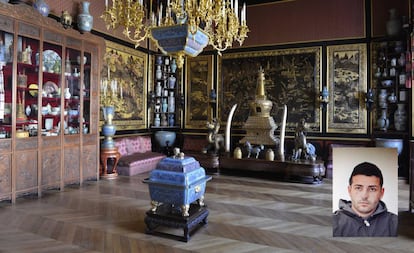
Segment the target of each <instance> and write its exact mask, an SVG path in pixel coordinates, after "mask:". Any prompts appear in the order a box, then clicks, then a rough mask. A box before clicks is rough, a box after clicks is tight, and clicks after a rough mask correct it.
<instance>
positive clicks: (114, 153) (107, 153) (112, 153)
mask: <svg viewBox="0 0 414 253" xmlns="http://www.w3.org/2000/svg"><path fill="white" fill-rule="evenodd" d="M120 157H121V154H120V153H119V152H118V148H117V147H115V148H111V149H107V148H102V149H101V164H102V170H101V171H100V177H101V178H107V179H108V178H114V177H117V176H118V172H117V171H116V166H117V165H118V161H119V158H120ZM110 158H112V159H114V165H113V167H112V170H111V171H110V172H109V173H108V159H110Z"/></svg>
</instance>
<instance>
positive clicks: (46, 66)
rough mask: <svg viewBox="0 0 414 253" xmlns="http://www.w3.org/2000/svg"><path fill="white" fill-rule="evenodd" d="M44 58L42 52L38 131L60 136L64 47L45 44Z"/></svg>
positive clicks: (46, 134)
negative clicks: (39, 128)
mask: <svg viewBox="0 0 414 253" xmlns="http://www.w3.org/2000/svg"><path fill="white" fill-rule="evenodd" d="M41 54H42V56H41V57H40V52H38V53H36V57H37V58H38V59H39V61H40V59H42V61H41V62H39V63H38V66H40V67H41V70H40V69H39V72H40V73H41V78H40V79H39V80H40V83H41V84H42V85H41V90H39V91H40V92H39V93H38V94H40V96H41V107H40V112H41V122H40V124H39V127H41V131H38V132H39V133H41V134H42V136H57V135H59V134H60V128H59V126H60V121H61V117H60V116H61V90H62V81H61V80H62V79H61V77H62V58H63V54H62V46H60V45H55V44H52V43H47V42H45V43H43V49H42V53H41Z"/></svg>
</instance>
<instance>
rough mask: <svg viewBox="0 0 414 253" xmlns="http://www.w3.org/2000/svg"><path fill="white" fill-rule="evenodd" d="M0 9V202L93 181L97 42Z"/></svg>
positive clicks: (29, 12)
mask: <svg viewBox="0 0 414 253" xmlns="http://www.w3.org/2000/svg"><path fill="white" fill-rule="evenodd" d="M0 5H1V8H0V66H1V67H2V68H0V69H1V70H2V71H1V72H0V74H1V76H0V161H2V162H1V163H0V164H1V165H0V177H1V178H2V180H1V181H0V201H1V200H11V201H12V202H15V200H16V198H17V197H19V196H22V195H26V194H37V195H41V194H42V191H43V190H45V189H50V188H53V189H63V188H64V187H65V185H68V184H81V183H82V182H83V181H85V180H90V179H91V180H92V179H95V180H97V179H98V177H99V128H98V125H99V88H98V84H99V83H100V68H101V66H100V59H101V55H102V52H103V50H104V41H103V39H101V38H99V37H96V36H93V35H91V34H82V35H80V33H79V32H77V31H75V30H71V29H69V30H65V29H62V27H61V25H60V24H59V23H58V22H56V21H55V20H53V19H50V18H47V17H42V16H41V15H40V14H39V13H38V12H37V11H35V10H34V9H33V8H32V7H31V6H26V5H10V4H0ZM1 80H3V81H1Z"/></svg>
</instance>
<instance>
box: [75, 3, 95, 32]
mask: <svg viewBox="0 0 414 253" xmlns="http://www.w3.org/2000/svg"><path fill="white" fill-rule="evenodd" d="M89 5H90V2H88V1H83V2H82V12H81V13H80V14H78V28H79V31H80V32H81V33H84V32H90V31H91V30H92V27H93V17H92V15H91V14H89Z"/></svg>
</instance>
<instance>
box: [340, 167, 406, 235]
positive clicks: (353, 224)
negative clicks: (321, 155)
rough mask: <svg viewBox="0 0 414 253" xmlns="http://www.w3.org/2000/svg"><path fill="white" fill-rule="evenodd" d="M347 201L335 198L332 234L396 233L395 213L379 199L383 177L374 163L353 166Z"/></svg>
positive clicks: (382, 193) (396, 220) (382, 192)
mask: <svg viewBox="0 0 414 253" xmlns="http://www.w3.org/2000/svg"><path fill="white" fill-rule="evenodd" d="M348 193H349V196H350V197H351V201H346V200H343V199H341V200H339V210H337V211H336V212H335V213H334V214H333V236H397V227H398V216H397V215H395V214H393V213H391V212H388V210H387V207H386V205H385V203H384V202H383V201H381V199H382V197H383V196H384V188H383V177H382V173H381V170H380V169H379V168H378V167H377V166H376V165H374V164H372V163H368V162H363V163H360V164H358V165H357V166H355V168H354V170H353V171H352V174H351V176H350V178H349V185H348Z"/></svg>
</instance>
